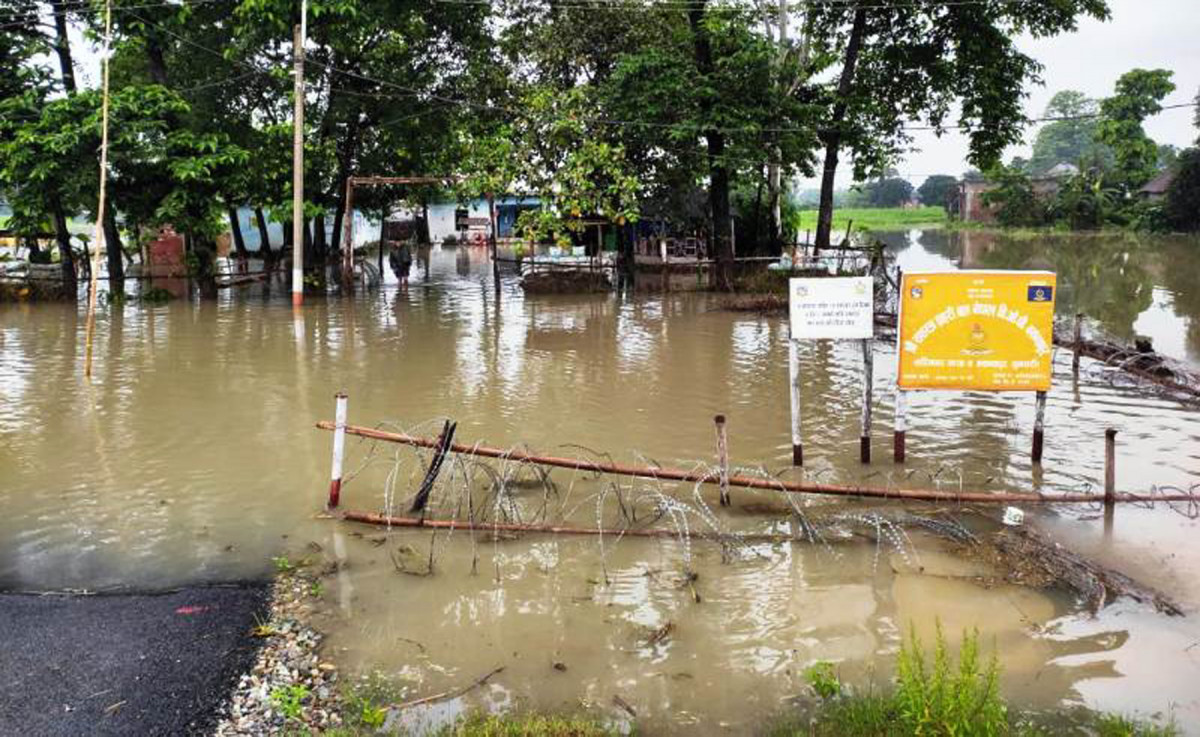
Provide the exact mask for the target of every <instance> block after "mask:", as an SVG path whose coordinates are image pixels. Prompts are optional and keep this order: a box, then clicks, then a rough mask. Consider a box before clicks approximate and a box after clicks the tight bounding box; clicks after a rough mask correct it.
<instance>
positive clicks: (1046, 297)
mask: <svg viewBox="0 0 1200 737" xmlns="http://www.w3.org/2000/svg"><path fill="white" fill-rule="evenodd" d="M1053 296H1054V287H1030V288H1029V291H1028V293H1027V294H1026V298H1027V299H1028V300H1029V301H1030V302H1049V301H1050V300H1051V298H1052V297H1053Z"/></svg>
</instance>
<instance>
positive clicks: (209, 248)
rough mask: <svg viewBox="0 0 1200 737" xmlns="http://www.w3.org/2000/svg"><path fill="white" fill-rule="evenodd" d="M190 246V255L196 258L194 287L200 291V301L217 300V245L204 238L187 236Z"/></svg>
mask: <svg viewBox="0 0 1200 737" xmlns="http://www.w3.org/2000/svg"><path fill="white" fill-rule="evenodd" d="M188 241H189V242H190V243H191V244H192V254H193V255H194V256H195V257H196V273H195V274H193V276H194V277H195V279H196V286H197V287H198V288H199V290H200V299H216V298H217V269H216V258H217V244H216V243H213V241H212V240H211V239H209V238H207V237H204V236H194V235H192V234H190V233H189V234H188Z"/></svg>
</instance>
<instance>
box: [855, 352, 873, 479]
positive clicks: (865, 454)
mask: <svg viewBox="0 0 1200 737" xmlns="http://www.w3.org/2000/svg"><path fill="white" fill-rule="evenodd" d="M862 352H863V396H862V434H861V435H860V436H859V439H858V456H859V460H860V461H862V462H863V463H870V462H871V390H872V384H873V383H874V381H875V352H874V351H873V350H872V347H871V339H870V338H867V339H866V340H864V341H863V342H862Z"/></svg>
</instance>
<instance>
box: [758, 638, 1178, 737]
mask: <svg viewBox="0 0 1200 737" xmlns="http://www.w3.org/2000/svg"><path fill="white" fill-rule="evenodd" d="M805 677H806V678H807V680H808V682H809V685H810V686H811V688H812V689H813V692H814V693H815V694H816V696H817V697H818V702H817V703H816V704H815V705H814V706H813V707H812V708H810V709H808V710H801V711H800V712H798V713H793V714H788V715H785V716H784V717H782V718H781V719H779V720H777V721H775V722H773V723H772V724H770V725H769V726H768V727H767V729H766V730H765V734H766V735H768V736H769V737H802V736H810V737H825V736H828V737H833V736H834V735H838V736H841V735H845V736H846V737H925V736H929V737H934V736H940V735H946V736H947V737H949V736H957V735H972V736H975V735H978V736H979V737H999V736H1001V735H1019V736H1021V737H1034V736H1035V735H1036V736H1039V737H1040V736H1041V735H1046V736H1047V737H1049V735H1060V734H1077V735H1089V736H1094V737H1173V736H1174V735H1177V734H1178V730H1177V728H1176V727H1175V725H1174V724H1173V723H1168V724H1166V725H1165V726H1162V725H1158V724H1155V723H1153V722H1149V721H1144V720H1139V719H1134V718H1131V717H1126V716H1122V715H1114V714H1104V713H1099V712H1094V711H1090V710H1087V709H1076V710H1073V711H1069V712H1063V713H1050V714H1021V713H1016V712H1014V711H1012V710H1010V709H1009V706H1008V704H1007V703H1006V702H1005V701H1004V699H1003V698H1002V697H1001V696H1000V690H999V685H1000V666H999V663H998V661H997V659H996V656H995V654H994V653H993V654H992V656H991V657H990V658H988V659H987V660H986V661H983V660H981V658H980V654H979V635H978V633H977V632H967V633H964V634H963V638H962V643H961V646H960V648H959V653H958V658H957V662H955V659H954V658H952V657H951V655H950V653H949V649H948V648H947V646H946V640H945V637H944V636H943V635H942V630H941V626H940V625H939V626H938V630H937V637H936V641H935V643H934V648H933V654H932V657H929V656H928V655H927V654H926V652H925V650H924V649H923V648H922V645H921V642H920V640H918V638H917V636H916V633H915V631H914V632H912V633H911V634H910V635H909V637H908V639H907V640H906V641H905V642H904V643H903V644H902V645H901V648H900V654H899V656H898V657H897V662H896V681H895V687H894V689H893V690H892V692H891V693H890V694H882V693H875V692H873V691H870V692H868V693H863V694H856V693H854V692H853V691H852V690H851V689H850V688H849V687H848V686H846V685H845V684H842V683H841V682H840V680H839V679H838V677H837V674H836V671H835V670H834V667H833V664H831V663H824V662H821V663H816V664H814V665H812V666H810V667H809V668H808V669H807V670H806V671H805Z"/></svg>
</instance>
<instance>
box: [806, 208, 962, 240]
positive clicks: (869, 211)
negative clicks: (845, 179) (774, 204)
mask: <svg viewBox="0 0 1200 737" xmlns="http://www.w3.org/2000/svg"><path fill="white" fill-rule="evenodd" d="M946 222H947V217H946V211H945V210H943V209H942V208H940V207H913V208H903V207H847V208H839V209H836V210H834V211H833V232H834V233H835V234H840V233H845V232H846V226H847V224H851V223H852V227H853V228H854V230H892V229H896V228H902V227H907V226H912V225H925V226H934V225H944V224H945V223H946ZM797 229H798V230H799V232H800V233H801V234H803V233H804V231H806V230H808V231H812V233H815V232H816V230H817V211H816V210H801V211H800V213H799V218H798V225H797ZM811 237H812V236H811V235H810V238H811ZM834 240H841V237H840V235H838V236H835V238H834Z"/></svg>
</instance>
